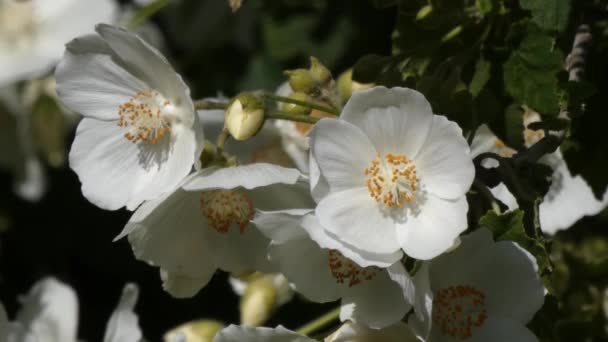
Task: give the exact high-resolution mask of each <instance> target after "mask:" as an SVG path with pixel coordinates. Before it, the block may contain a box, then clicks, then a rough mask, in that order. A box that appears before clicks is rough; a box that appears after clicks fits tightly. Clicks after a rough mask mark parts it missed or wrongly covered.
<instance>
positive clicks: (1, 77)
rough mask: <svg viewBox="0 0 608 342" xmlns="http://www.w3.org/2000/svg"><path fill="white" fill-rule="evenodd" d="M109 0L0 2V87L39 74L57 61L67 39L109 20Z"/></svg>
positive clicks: (113, 9)
mask: <svg viewBox="0 0 608 342" xmlns="http://www.w3.org/2000/svg"><path fill="white" fill-rule="evenodd" d="M117 7H118V6H117V4H116V2H115V1H113V0H65V1H62V2H60V3H57V2H54V1H46V0H32V1H17V0H3V1H1V2H0V68H1V69H2V73H1V74H0V86H5V85H7V84H10V83H13V82H15V81H19V80H24V79H29V78H32V77H37V76H41V75H42V74H44V73H46V72H48V71H50V70H51V68H52V66H53V65H54V64H55V63H57V62H58V61H59V59H60V58H61V54H62V52H63V46H64V44H65V42H67V41H68V40H70V39H72V38H74V37H76V36H78V35H82V34H85V33H89V32H92V31H93V25H94V24H96V23H99V22H108V21H111V20H112V19H113V17H114V16H115V14H116V13H115V12H116V10H117Z"/></svg>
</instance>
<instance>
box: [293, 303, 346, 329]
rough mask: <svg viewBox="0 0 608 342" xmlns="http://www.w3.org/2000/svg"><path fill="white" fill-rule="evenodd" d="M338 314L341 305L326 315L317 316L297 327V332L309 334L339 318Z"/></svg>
mask: <svg viewBox="0 0 608 342" xmlns="http://www.w3.org/2000/svg"><path fill="white" fill-rule="evenodd" d="M338 316H340V307H337V308H335V309H333V310H331V311H329V312H327V313H325V314H324V315H322V316H320V317H317V318H316V319H315V320H314V321H311V322H308V323H306V324H304V325H303V326H301V327H299V328H298V329H296V332H297V333H298V334H301V335H309V334H311V333H313V332H315V331H317V330H319V329H321V328H324V327H325V326H327V325H328V324H330V323H331V322H333V321H335V320H337V319H338Z"/></svg>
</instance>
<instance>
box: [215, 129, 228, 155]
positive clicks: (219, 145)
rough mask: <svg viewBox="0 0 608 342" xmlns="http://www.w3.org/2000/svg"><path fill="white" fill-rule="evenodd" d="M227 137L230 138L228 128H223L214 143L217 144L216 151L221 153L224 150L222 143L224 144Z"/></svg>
mask: <svg viewBox="0 0 608 342" xmlns="http://www.w3.org/2000/svg"><path fill="white" fill-rule="evenodd" d="M228 138H230V132H228V130H227V129H225V128H224V129H223V130H222V133H220V135H218V137H217V141H216V143H215V144H216V145H217V149H218V153H220V154H221V153H222V152H223V151H224V145H226V141H228Z"/></svg>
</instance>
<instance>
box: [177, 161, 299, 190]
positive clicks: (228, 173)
mask: <svg viewBox="0 0 608 342" xmlns="http://www.w3.org/2000/svg"><path fill="white" fill-rule="evenodd" d="M300 179H303V175H302V173H300V171H298V170H297V169H292V168H286V167H282V166H278V165H273V164H267V163H255V164H249V165H242V166H235V167H226V168H208V169H204V170H201V171H199V173H198V175H197V177H194V178H193V179H192V180H191V181H189V182H187V183H185V184H184V186H183V188H184V189H185V190H187V191H199V190H210V189H233V188H237V187H243V188H245V189H253V188H258V187H263V186H267V185H271V184H277V183H282V184H295V183H296V182H297V181H298V180H300Z"/></svg>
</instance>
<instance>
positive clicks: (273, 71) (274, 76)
mask: <svg viewBox="0 0 608 342" xmlns="http://www.w3.org/2000/svg"><path fill="white" fill-rule="evenodd" d="M282 81H284V79H283V72H282V70H281V66H280V65H279V64H277V63H276V62H274V60H273V59H272V58H270V57H265V56H262V55H258V56H255V57H253V58H252V59H251V61H250V62H249V66H248V67H247V73H246V74H245V76H244V77H243V78H242V79H241V81H240V82H239V86H238V89H240V90H242V91H244V90H258V89H263V88H265V89H273V87H276V86H277V84H280V83H281V82H282Z"/></svg>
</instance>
